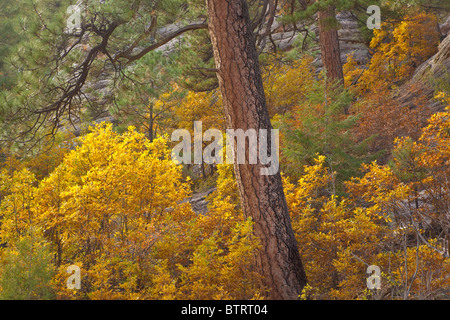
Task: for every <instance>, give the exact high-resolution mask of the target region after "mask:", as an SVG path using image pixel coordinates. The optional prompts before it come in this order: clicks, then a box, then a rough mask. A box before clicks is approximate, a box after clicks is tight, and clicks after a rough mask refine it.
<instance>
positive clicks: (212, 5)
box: [206, 0, 306, 299]
mask: <svg viewBox="0 0 450 320" xmlns="http://www.w3.org/2000/svg"><path fill="white" fill-rule="evenodd" d="M206 2H207V7H208V17H209V33H210V37H211V41H212V45H213V49H214V59H215V63H216V68H217V76H218V80H219V86H220V90H221V93H222V98H223V103H224V108H225V114H226V117H227V126H228V128H232V129H235V130H236V129H242V130H244V131H247V130H248V129H255V130H256V131H257V132H258V129H267V130H268V132H270V129H272V126H271V123H270V118H269V113H268V109H267V105H266V100H265V95H264V89H263V83H262V78H261V72H260V67H259V62H258V56H257V53H256V47H255V39H254V34H253V32H252V30H250V27H249V26H250V19H249V13H248V8H247V3H246V1H245V0H206ZM268 140H269V142H270V138H269V139H268ZM268 149H269V150H270V146H269V147H268ZM235 151H236V149H235ZM235 154H236V153H235ZM247 154H248V150H247ZM262 167H264V165H262V164H260V163H258V164H248V159H247V162H246V163H245V164H237V161H235V165H234V169H235V174H236V179H237V182H238V186H239V195H240V199H241V204H242V209H243V213H244V216H245V217H249V216H250V217H251V218H252V219H253V221H254V233H255V235H256V236H257V237H258V238H259V239H260V241H261V244H262V249H261V250H260V251H259V252H258V254H257V267H258V269H259V271H260V273H261V274H262V276H263V281H264V285H265V286H266V287H267V288H268V289H270V292H269V298H271V299H297V298H298V296H299V294H300V293H301V290H302V288H303V287H304V285H305V284H306V275H305V272H304V269H303V265H302V262H301V259H300V254H299V251H298V247H297V242H296V239H295V236H294V232H293V230H292V224H291V219H290V216H289V211H288V207H287V203H286V198H285V196H284V192H283V185H282V181H281V176H280V173H279V172H277V173H276V174H274V175H261V172H260V169H261V168H262Z"/></svg>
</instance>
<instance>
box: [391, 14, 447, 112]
mask: <svg viewBox="0 0 450 320" xmlns="http://www.w3.org/2000/svg"><path fill="white" fill-rule="evenodd" d="M447 21H448V19H447ZM449 78H450V33H449V34H448V35H447V36H446V37H445V39H444V40H443V41H442V42H441V43H440V45H439V47H438V52H437V53H436V54H435V55H433V56H432V57H431V58H429V59H428V60H427V61H425V62H424V63H423V64H421V65H420V66H419V67H418V68H417V69H416V71H415V73H414V75H413V77H412V79H411V80H410V81H409V82H408V83H406V84H405V85H404V86H403V89H402V90H400V91H399V92H400V94H399V96H398V97H397V99H398V100H399V101H400V102H401V104H402V105H408V104H410V102H411V101H412V100H413V98H414V97H415V95H416V94H417V90H416V91H411V90H409V88H410V87H411V86H413V85H415V87H416V88H420V95H423V96H425V97H426V98H427V108H429V109H430V110H432V111H433V112H438V111H441V110H442V109H443V105H442V103H441V102H440V101H437V100H434V99H433V96H434V94H435V90H436V88H435V86H434V84H433V83H439V82H447V83H448V81H449ZM410 107H411V106H410Z"/></svg>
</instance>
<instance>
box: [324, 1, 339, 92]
mask: <svg viewBox="0 0 450 320" xmlns="http://www.w3.org/2000/svg"><path fill="white" fill-rule="evenodd" d="M335 18H336V10H335V8H334V7H333V6H329V7H328V8H327V9H326V10H321V11H319V12H318V13H317V19H318V25H319V43H320V53H321V55H322V63H323V66H324V68H325V69H326V71H327V77H328V78H329V79H330V80H334V81H338V82H340V83H341V84H342V85H343V84H344V73H343V70H342V62H341V50H340V47H339V36H338V31H337V28H336V27H334V26H333V23H332V21H333V19H335Z"/></svg>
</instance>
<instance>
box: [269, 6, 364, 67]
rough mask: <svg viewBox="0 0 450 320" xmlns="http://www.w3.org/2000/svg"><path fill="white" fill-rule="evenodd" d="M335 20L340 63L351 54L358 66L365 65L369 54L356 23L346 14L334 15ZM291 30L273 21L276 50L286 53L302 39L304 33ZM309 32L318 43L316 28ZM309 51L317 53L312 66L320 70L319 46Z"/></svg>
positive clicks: (273, 38) (299, 27)
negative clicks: (337, 24) (337, 27)
mask: <svg viewBox="0 0 450 320" xmlns="http://www.w3.org/2000/svg"><path fill="white" fill-rule="evenodd" d="M336 19H337V20H338V23H339V25H340V29H339V30H338V34H339V45H340V49H341V60H342V63H345V62H346V61H347V56H348V55H349V54H351V53H353V57H354V59H355V60H356V61H357V62H358V63H359V64H365V63H366V62H367V61H368V59H369V58H370V53H369V48H368V47H367V46H366V45H365V43H364V39H363V37H362V34H361V31H360V30H359V28H358V23H357V21H356V20H355V18H354V17H353V16H352V15H351V14H350V13H348V12H340V13H338V14H337V15H336ZM293 29H294V28H293V27H292V26H282V25H281V24H280V23H279V22H278V21H277V20H276V19H275V21H274V23H273V25H272V40H273V42H274V43H275V45H276V48H277V50H281V51H288V50H290V49H292V48H293V46H294V44H295V43H296V41H297V40H298V38H299V37H303V35H304V33H303V35H302V33H300V32H299V31H296V30H293ZM297 29H301V26H298V28H297ZM310 31H311V33H314V34H316V43H318V39H317V34H318V30H317V26H312V27H311V28H310ZM311 33H310V34H311ZM300 39H301V38H300ZM266 43H267V44H270V45H268V47H269V48H271V47H272V45H271V42H270V41H269V40H266ZM311 49H312V50H313V51H315V52H316V53H317V58H316V59H315V61H314V65H315V66H316V67H317V68H319V69H321V68H322V61H321V58H320V49H319V46H318V45H317V46H315V47H313V48H311Z"/></svg>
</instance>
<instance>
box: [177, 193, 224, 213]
mask: <svg viewBox="0 0 450 320" xmlns="http://www.w3.org/2000/svg"><path fill="white" fill-rule="evenodd" d="M215 190H216V188H210V189H208V190H205V191H203V192H198V193H194V194H193V195H192V196H191V197H190V198H188V199H186V200H185V201H187V202H189V203H190V204H191V207H192V210H193V211H194V212H195V213H197V214H204V213H207V212H208V201H207V197H208V196H209V195H210V194H212V193H213V192H214V191H215ZM185 201H183V202H185Z"/></svg>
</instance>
